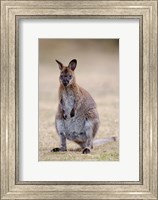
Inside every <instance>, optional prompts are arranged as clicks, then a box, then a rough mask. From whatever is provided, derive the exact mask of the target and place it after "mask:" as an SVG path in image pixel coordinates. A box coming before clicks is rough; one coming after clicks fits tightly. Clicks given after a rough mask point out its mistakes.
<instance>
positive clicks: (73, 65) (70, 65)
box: [68, 59, 77, 71]
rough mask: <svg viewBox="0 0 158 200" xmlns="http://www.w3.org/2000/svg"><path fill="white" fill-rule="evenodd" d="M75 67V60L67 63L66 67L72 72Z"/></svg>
mask: <svg viewBox="0 0 158 200" xmlns="http://www.w3.org/2000/svg"><path fill="white" fill-rule="evenodd" d="M76 66H77V60H76V59H73V60H71V61H70V63H69V65H68V67H69V68H70V69H71V70H72V71H74V70H75V68H76Z"/></svg>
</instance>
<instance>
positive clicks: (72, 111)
mask: <svg viewBox="0 0 158 200" xmlns="http://www.w3.org/2000/svg"><path fill="white" fill-rule="evenodd" d="M74 116H75V109H74V108H73V109H72V110H71V113H70V117H74Z"/></svg>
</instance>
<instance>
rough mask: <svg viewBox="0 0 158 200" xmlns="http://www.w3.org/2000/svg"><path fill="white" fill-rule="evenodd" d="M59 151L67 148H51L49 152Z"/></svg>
mask: <svg viewBox="0 0 158 200" xmlns="http://www.w3.org/2000/svg"><path fill="white" fill-rule="evenodd" d="M60 151H67V149H64V148H58V147H57V148H54V149H52V150H51V152H60Z"/></svg>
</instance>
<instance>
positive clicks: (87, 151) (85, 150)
mask: <svg viewBox="0 0 158 200" xmlns="http://www.w3.org/2000/svg"><path fill="white" fill-rule="evenodd" d="M82 153H83V154H88V153H91V150H90V149H89V148H87V147H86V148H84V149H83V151H82Z"/></svg>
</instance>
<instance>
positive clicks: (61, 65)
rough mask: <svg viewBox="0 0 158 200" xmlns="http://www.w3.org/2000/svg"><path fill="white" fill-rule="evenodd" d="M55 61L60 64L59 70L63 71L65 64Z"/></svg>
mask: <svg viewBox="0 0 158 200" xmlns="http://www.w3.org/2000/svg"><path fill="white" fill-rule="evenodd" d="M55 61H56V62H57V63H58V65H59V69H60V70H62V69H63V64H62V63H61V62H59V61H58V60H55Z"/></svg>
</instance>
